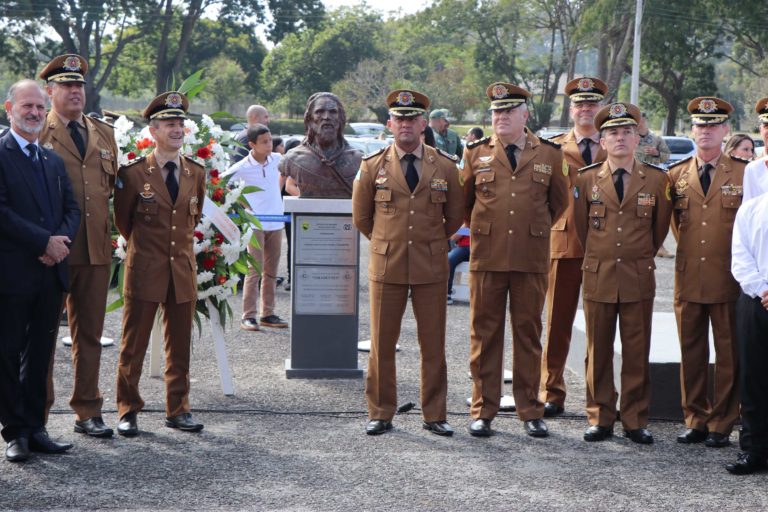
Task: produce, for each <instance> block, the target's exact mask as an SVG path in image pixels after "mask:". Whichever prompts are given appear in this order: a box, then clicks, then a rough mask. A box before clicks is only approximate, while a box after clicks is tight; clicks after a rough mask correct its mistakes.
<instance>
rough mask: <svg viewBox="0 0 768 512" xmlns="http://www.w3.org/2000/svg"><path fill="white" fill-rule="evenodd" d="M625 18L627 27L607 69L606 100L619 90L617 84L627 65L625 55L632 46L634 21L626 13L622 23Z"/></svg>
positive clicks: (611, 98)
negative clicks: (609, 67)
mask: <svg viewBox="0 0 768 512" xmlns="http://www.w3.org/2000/svg"><path fill="white" fill-rule="evenodd" d="M624 20H626V26H627V29H626V31H625V32H624V37H623V39H622V40H621V46H619V48H618V49H617V50H616V55H615V56H614V59H613V62H611V69H610V70H609V71H608V76H607V78H608V80H607V82H608V98H606V100H607V101H613V100H614V99H616V98H617V96H618V92H619V85H621V78H622V76H624V68H625V67H626V65H627V56H628V55H629V50H630V48H632V27H633V26H634V22H633V21H632V18H631V17H630V16H629V15H628V14H626V15H624V19H622V25H624Z"/></svg>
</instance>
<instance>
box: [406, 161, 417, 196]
mask: <svg viewBox="0 0 768 512" xmlns="http://www.w3.org/2000/svg"><path fill="white" fill-rule="evenodd" d="M403 158H405V160H406V161H407V162H408V166H407V167H406V168H405V181H406V183H408V188H409V189H411V192H413V191H414V190H416V185H418V184H419V173H418V172H416V165H415V164H414V163H413V162H414V160H416V155H414V154H412V153H408V154H406V155H405V156H404V157H403Z"/></svg>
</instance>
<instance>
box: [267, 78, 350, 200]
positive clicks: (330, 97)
mask: <svg viewBox="0 0 768 512" xmlns="http://www.w3.org/2000/svg"><path fill="white" fill-rule="evenodd" d="M346 124H347V114H346V112H345V110H344V105H342V103H341V100H340V99H339V98H338V96H336V95H335V94H332V93H330V92H316V93H314V94H313V95H312V96H310V97H309V99H308V100H307V108H306V110H305V111H304V127H305V128H306V137H304V139H303V140H302V141H301V144H300V145H299V146H297V147H296V148H294V149H293V151H291V152H290V153H288V154H286V155H285V158H283V159H282V160H280V167H279V169H280V174H282V175H283V176H284V177H285V191H286V192H288V193H289V194H291V195H294V196H299V197H309V198H340V199H349V198H350V197H352V182H353V181H354V180H355V173H356V172H357V170H358V168H359V167H360V159H361V158H362V157H363V154H362V153H361V152H360V151H358V150H357V149H355V148H353V147H352V146H350V145H349V143H348V142H347V140H346V139H345V138H344V127H345V126H346Z"/></svg>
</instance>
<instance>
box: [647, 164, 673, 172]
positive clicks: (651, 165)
mask: <svg viewBox="0 0 768 512" xmlns="http://www.w3.org/2000/svg"><path fill="white" fill-rule="evenodd" d="M645 165H647V166H648V167H650V168H651V169H656V170H657V171H661V172H668V171H667V169H665V168H663V167H661V166H660V165H654V164H645Z"/></svg>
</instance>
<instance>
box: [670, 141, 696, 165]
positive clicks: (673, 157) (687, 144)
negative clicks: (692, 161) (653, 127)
mask: <svg viewBox="0 0 768 512" xmlns="http://www.w3.org/2000/svg"><path fill="white" fill-rule="evenodd" d="M662 139H664V142H666V143H667V146H668V147H669V153H670V155H669V160H667V161H666V162H665V163H664V165H665V166H666V167H669V166H670V165H672V164H674V163H675V162H679V161H680V160H683V159H685V158H688V157H689V156H693V155H694V154H695V153H696V144H695V143H694V142H693V140H692V139H689V138H688V137H670V136H666V135H665V136H663V137H662Z"/></svg>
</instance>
